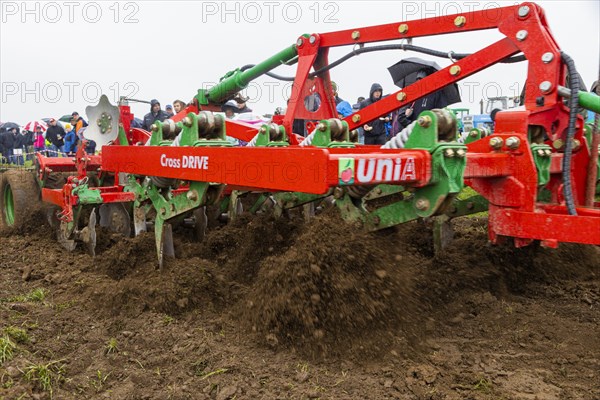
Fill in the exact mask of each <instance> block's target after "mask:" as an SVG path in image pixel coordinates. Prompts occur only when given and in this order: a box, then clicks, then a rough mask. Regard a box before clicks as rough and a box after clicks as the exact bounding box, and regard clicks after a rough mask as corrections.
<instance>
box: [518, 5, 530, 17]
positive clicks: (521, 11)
mask: <svg viewBox="0 0 600 400" xmlns="http://www.w3.org/2000/svg"><path fill="white" fill-rule="evenodd" d="M528 15H529V7H528V6H521V7H519V17H521V18H525V17H526V16H528Z"/></svg>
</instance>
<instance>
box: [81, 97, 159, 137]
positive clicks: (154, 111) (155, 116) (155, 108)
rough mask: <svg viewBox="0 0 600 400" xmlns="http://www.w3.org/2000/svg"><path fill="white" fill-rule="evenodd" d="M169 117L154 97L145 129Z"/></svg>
mask: <svg viewBox="0 0 600 400" xmlns="http://www.w3.org/2000/svg"><path fill="white" fill-rule="evenodd" d="M169 118H170V117H169V114H167V113H166V112H165V111H163V110H161V108H160V102H159V101H158V100H156V99H153V100H151V101H150V112H149V113H148V114H146V115H145V116H144V129H145V130H147V131H150V130H151V129H152V128H151V127H152V124H153V123H154V122H156V121H160V122H163V121H164V120H166V119H169ZM78 133H79V132H78Z"/></svg>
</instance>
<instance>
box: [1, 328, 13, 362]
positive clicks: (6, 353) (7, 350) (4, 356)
mask: <svg viewBox="0 0 600 400" xmlns="http://www.w3.org/2000/svg"><path fill="white" fill-rule="evenodd" d="M16 349H17V345H16V344H14V343H13V342H12V340H10V337H9V336H8V335H4V336H3V337H1V338H0V365H2V364H4V362H5V361H10V360H12V358H13V354H14V351H15V350H16Z"/></svg>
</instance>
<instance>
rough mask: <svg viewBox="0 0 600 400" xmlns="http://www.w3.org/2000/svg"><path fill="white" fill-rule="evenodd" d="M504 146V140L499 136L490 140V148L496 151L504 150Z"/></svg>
mask: <svg viewBox="0 0 600 400" xmlns="http://www.w3.org/2000/svg"><path fill="white" fill-rule="evenodd" d="M502 144H504V140H502V138H499V137H497V136H495V137H493V138H491V139H490V147H491V148H492V149H494V150H500V149H501V148H502Z"/></svg>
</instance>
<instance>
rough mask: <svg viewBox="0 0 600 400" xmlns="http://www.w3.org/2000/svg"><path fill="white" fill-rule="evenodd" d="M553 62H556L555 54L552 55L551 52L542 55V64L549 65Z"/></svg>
mask: <svg viewBox="0 0 600 400" xmlns="http://www.w3.org/2000/svg"><path fill="white" fill-rule="evenodd" d="M552 60H554V54H552V53H550V52H547V53H544V54H542V62H543V63H544V64H548V63H549V62H550V61H552Z"/></svg>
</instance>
